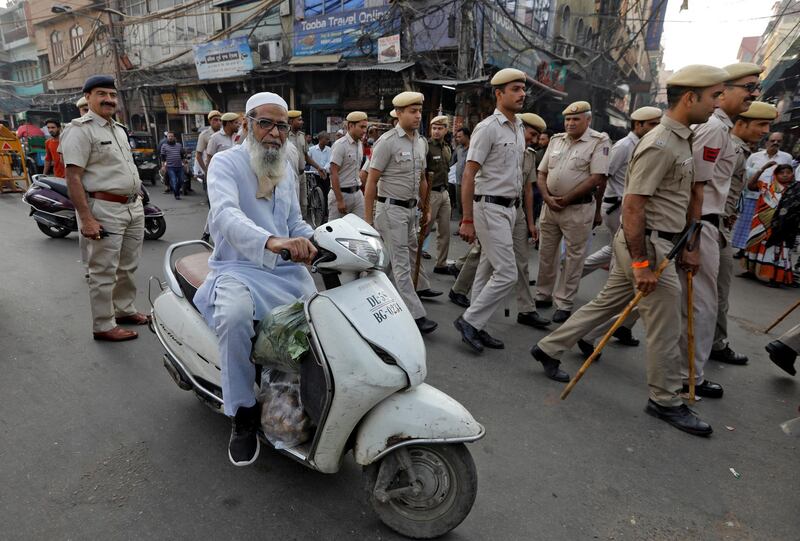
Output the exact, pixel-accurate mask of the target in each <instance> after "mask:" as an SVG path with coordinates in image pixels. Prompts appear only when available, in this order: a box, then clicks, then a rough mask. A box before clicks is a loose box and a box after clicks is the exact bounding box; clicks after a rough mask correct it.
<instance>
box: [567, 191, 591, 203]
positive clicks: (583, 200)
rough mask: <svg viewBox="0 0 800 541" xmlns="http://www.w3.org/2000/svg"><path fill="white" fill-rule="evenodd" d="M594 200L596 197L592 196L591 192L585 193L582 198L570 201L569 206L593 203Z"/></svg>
mask: <svg viewBox="0 0 800 541" xmlns="http://www.w3.org/2000/svg"><path fill="white" fill-rule="evenodd" d="M592 201H594V197H593V196H592V194H590V193H589V194H586V195H584V196H583V197H581V198H580V199H578V200H577V201H573V202H572V203H570V204H569V205H568V206H572V205H586V204H587V203H591V202H592Z"/></svg>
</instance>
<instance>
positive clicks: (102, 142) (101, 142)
mask: <svg viewBox="0 0 800 541" xmlns="http://www.w3.org/2000/svg"><path fill="white" fill-rule="evenodd" d="M100 144H101V145H110V144H111V141H100Z"/></svg>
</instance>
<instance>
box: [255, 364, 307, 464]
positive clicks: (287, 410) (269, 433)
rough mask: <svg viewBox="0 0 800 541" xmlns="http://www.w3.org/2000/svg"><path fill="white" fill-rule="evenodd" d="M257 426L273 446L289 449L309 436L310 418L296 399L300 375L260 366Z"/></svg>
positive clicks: (298, 395)
mask: <svg viewBox="0 0 800 541" xmlns="http://www.w3.org/2000/svg"><path fill="white" fill-rule="evenodd" d="M259 402H261V430H262V431H263V432H264V436H266V438H267V440H269V442H270V443H271V444H272V445H273V447H275V449H291V448H292V447H297V446H298V445H300V444H301V443H305V442H306V441H308V440H309V439H310V438H311V420H310V419H309V418H308V415H306V413H305V411H304V410H303V403H302V401H301V400H300V376H299V375H297V374H287V373H285V372H281V371H279V370H274V369H270V368H264V369H263V371H262V373H261V393H260V394H259Z"/></svg>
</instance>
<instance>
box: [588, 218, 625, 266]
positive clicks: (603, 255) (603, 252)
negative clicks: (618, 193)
mask: <svg viewBox="0 0 800 541" xmlns="http://www.w3.org/2000/svg"><path fill="white" fill-rule="evenodd" d="M613 204H614V203H603V204H602V206H601V207H600V213H601V214H602V216H603V225H605V226H606V229H608V232H609V233H611V239H612V240H611V241H609V243H608V244H606V245H605V246H603V247H602V248H600V249H599V250H597V251H596V252H594V253H592V254H589V256H587V257H586V261H584V262H583V274H582V275H583V276H586V275H587V274H590V273H592V272H594V271H596V270H597V269H600V268H603V267H609V266H610V265H611V260H612V258H613V255H612V249H611V245H612V244H613V242H614V240H613V239H614V235H616V234H617V229H619V219H620V214H621V213H622V206H621V205H617V208H615V209H614V210H613V211H611V214H607V213H608V209H610V208H611V206H612V205H613Z"/></svg>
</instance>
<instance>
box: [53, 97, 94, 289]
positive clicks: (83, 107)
mask: <svg viewBox="0 0 800 541" xmlns="http://www.w3.org/2000/svg"><path fill="white" fill-rule="evenodd" d="M75 107H77V108H78V113H80V116H83V115H85V114H86V113H88V112H89V103H88V102H87V101H86V98H84V97H83V96H81V97H80V99H79V100H78V101H76V102H75ZM79 118H80V117H79ZM70 126H71V124H67V125H66V126H64V129H62V130H61V138H60V140H59V143H58V153H59V154H61V155H62V160H61V161H62V163H63V161H64V160H63V154H64V153H63V152H62V150H61V141H63V140H64V136H65V135H66V133H67V130H68V129H69V127H70ZM78 227H79V228H80V217H78ZM78 249H79V250H80V252H81V265H82V266H83V269H84V271H85V272H84V278H86V279H88V278H89V267H88V265H89V241H88V240H87V239H86V237H84V236H83V235H79V236H78Z"/></svg>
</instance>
